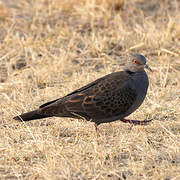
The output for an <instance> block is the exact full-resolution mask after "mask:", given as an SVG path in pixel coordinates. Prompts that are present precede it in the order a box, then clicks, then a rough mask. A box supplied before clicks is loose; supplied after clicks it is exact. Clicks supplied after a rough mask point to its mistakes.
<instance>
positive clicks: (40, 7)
mask: <svg viewBox="0 0 180 180" xmlns="http://www.w3.org/2000/svg"><path fill="white" fill-rule="evenodd" d="M131 53H141V54H143V55H145V56H146V57H147V59H148V65H149V66H150V67H151V68H152V69H153V70H154V72H153V73H148V75H149V78H150V87H149V90H148V95H147V98H146V100H145V102H144V103H143V105H142V106H141V107H140V108H139V109H138V110H137V111H136V112H135V113H133V114H132V115H131V116H129V119H137V120H144V119H150V118H153V119H154V120H153V122H152V123H150V124H149V125H147V126H135V127H133V128H132V129H131V128H130V125H128V124H124V123H122V122H120V121H117V122H113V123H110V124H109V123H108V124H102V125H100V126H99V130H100V132H101V134H100V136H98V137H97V136H96V133H95V129H94V126H93V123H91V122H86V121H82V120H74V119H70V118H48V119H45V120H37V121H33V122H28V123H20V122H16V121H14V120H13V119H12V117H13V116H15V115H17V114H19V113H22V112H26V111H29V110H33V109H35V108H37V107H38V106H39V105H41V104H42V103H44V102H47V101H50V100H53V99H56V98H58V97H62V96H64V95H65V94H67V93H70V92H71V91H73V90H75V89H76V88H79V87H81V86H83V85H85V84H87V83H88V82H91V81H93V80H95V79H97V78H99V77H102V76H104V75H105V74H108V73H111V72H114V71H118V70H119V69H120V65H121V64H123V63H125V61H126V60H127V57H128V55H129V54H131ZM0 99H1V101H0V137H1V138H0V179H52V180H53V179H131V180H136V179H139V180H140V179H149V180H150V179H166V180H167V179H173V180H178V179H180V113H179V112H180V2H179V1H178V0H172V1H168V0H167V1H166V0H161V1H159V0H154V1H149V0H127V1H125V0H124V1H123V0H119V1H118V0H116V1H110V0H101V1H100V0H99V1H98V0H82V1H81V0H64V1H61V0H52V1H51V0H30V1H28V0H16V1H6V0H1V3H0Z"/></svg>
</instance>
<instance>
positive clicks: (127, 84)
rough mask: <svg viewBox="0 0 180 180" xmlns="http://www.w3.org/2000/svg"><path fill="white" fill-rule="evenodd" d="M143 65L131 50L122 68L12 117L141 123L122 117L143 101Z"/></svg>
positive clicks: (143, 62)
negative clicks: (37, 107)
mask: <svg viewBox="0 0 180 180" xmlns="http://www.w3.org/2000/svg"><path fill="white" fill-rule="evenodd" d="M144 68H147V69H148V70H150V71H151V69H150V68H149V67H148V66H147V64H146V58H145V57H144V56H142V55H140V54H135V55H133V56H132V59H131V61H130V62H129V63H128V64H127V66H125V67H124V70H123V71H120V72H115V73H111V74H109V75H106V76H104V77H102V78H100V79H97V80H95V81H94V82H92V83H90V84H88V85H86V86H84V87H82V88H80V89H78V90H76V91H74V92H72V93H70V94H68V95H66V96H64V97H62V98H59V99H56V100H54V101H51V102H47V103H46V104H43V105H41V106H40V107H39V109H37V110H35V111H32V112H28V113H25V114H22V115H19V116H16V117H14V119H15V120H23V121H29V120H34V119H40V118H45V117H52V116H58V117H72V118H84V119H86V120H89V121H93V122H95V124H96V125H99V124H101V123H106V122H112V121H115V120H121V121H123V122H131V123H134V124H141V123H142V124H143V123H145V122H147V121H136V120H132V121H131V120H125V119H124V118H125V117H126V116H128V115H130V114H131V113H132V112H134V111H135V110H136V109H137V108H138V107H139V106H140V105H141V104H142V102H143V101H144V98H145V96H146V93H147V89H148V86H149V80H148V76H147V74H146V72H145V71H144Z"/></svg>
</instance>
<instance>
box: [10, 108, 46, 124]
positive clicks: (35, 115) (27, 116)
mask: <svg viewBox="0 0 180 180" xmlns="http://www.w3.org/2000/svg"><path fill="white" fill-rule="evenodd" d="M46 117H50V116H48V115H42V114H39V112H38V110H34V111H30V112H27V113H24V114H21V115H19V116H15V117H13V119H15V120H18V121H31V120H35V119H42V118H46Z"/></svg>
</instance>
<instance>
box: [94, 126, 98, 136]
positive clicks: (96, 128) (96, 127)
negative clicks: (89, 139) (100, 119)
mask: <svg viewBox="0 0 180 180" xmlns="http://www.w3.org/2000/svg"><path fill="white" fill-rule="evenodd" d="M94 126H95V130H96V134H97V135H99V129H98V125H97V124H96V123H95V124H94Z"/></svg>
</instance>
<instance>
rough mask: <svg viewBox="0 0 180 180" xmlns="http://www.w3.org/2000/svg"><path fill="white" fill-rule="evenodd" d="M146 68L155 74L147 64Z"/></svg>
mask: <svg viewBox="0 0 180 180" xmlns="http://www.w3.org/2000/svg"><path fill="white" fill-rule="evenodd" d="M144 68H146V69H148V70H149V71H151V72H153V71H152V69H151V68H150V67H149V66H148V65H147V64H145V66H144Z"/></svg>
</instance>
